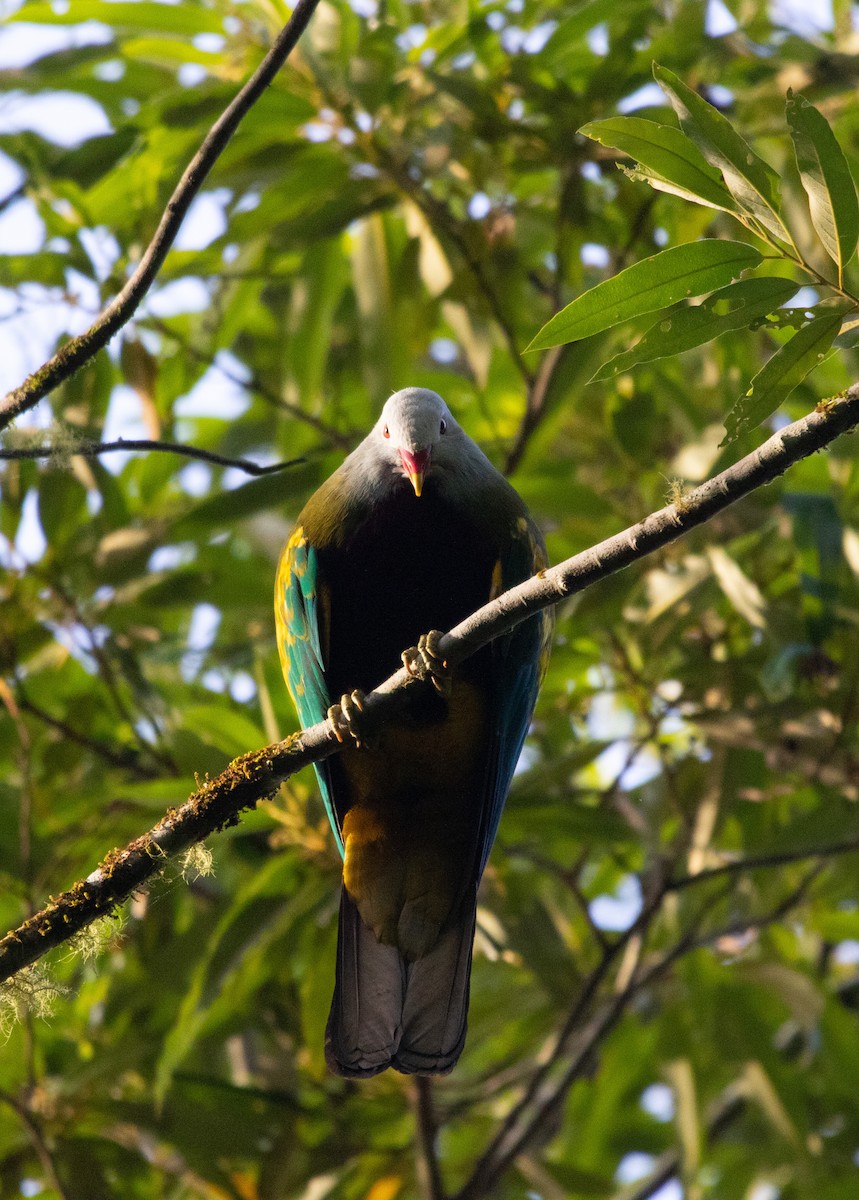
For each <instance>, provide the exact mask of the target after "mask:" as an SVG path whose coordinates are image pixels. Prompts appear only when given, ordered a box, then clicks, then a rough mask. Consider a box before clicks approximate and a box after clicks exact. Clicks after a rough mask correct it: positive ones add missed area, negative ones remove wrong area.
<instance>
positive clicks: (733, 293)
mask: <svg viewBox="0 0 859 1200" xmlns="http://www.w3.org/2000/svg"><path fill="white" fill-rule="evenodd" d="M795 291H796V284H795V283H792V282H791V281H790V280H789V279H771V278H769V277H764V278H762V279H741V280H739V282H738V283H729V284H728V286H727V287H723V288H719V290H718V291H717V292H713V294H712V295H711V296H708V297H707V299H706V300H703V301H702V302H701V303H700V304H698V305H694V306H688V305H685V304H680V305H678V306H677V307H676V308H674V309H672V310H671V311H669V312H667V313H665V314H664V315H663V316H662V318H661V319H660V320H659V321H657V323H656V324H655V325H651V327H650V329H648V331H647V333H645V334H644V336H643V337H642V338H641V340H640V341H638V342H637V343H636V344H635V345H634V346H633V347H631V349H629V350H625V351H624V352H623V354H617V355H615V357H614V358H613V359H612V360H611V361H610V362H607V363H606V364H605V366H602V367H600V369H599V370H598V371H597V373H596V375H594V376H593V380H598V379H613V378H614V377H615V376H616V375H619V374H620V373H621V372H622V371H628V370H629V368H630V367H631V366H633V365H634V364H635V363H641V362H652V361H653V360H654V359H657V358H667V357H668V356H669V355H670V354H679V353H680V352H681V351H683V350H691V349H692V348H693V347H694V346H701V345H703V344H704V342H709V341H712V339H713V338H716V337H719V336H720V335H721V334H723V333H729V332H730V331H731V330H732V329H742V328H744V327H748V326H749V325H751V324H752V322H754V321H759V320H760V319H761V318H762V317H765V316H766V315H767V313H769V312H772V310H773V309H774V308H778V306H779V305H780V304H783V303H784V301H785V300H788V299H789V298H790V297H791V296H792V295H793V294H794V292H795Z"/></svg>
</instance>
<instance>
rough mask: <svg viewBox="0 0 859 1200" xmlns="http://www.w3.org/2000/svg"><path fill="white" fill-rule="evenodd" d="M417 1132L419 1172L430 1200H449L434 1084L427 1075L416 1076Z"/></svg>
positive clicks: (427, 1198) (426, 1195) (423, 1187)
mask: <svg viewBox="0 0 859 1200" xmlns="http://www.w3.org/2000/svg"><path fill="white" fill-rule="evenodd" d="M413 1088H414V1110H415V1130H416V1132H417V1172H418V1179H419V1180H420V1183H421V1190H422V1192H423V1195H424V1196H425V1198H426V1200H445V1196H446V1193H445V1190H444V1182H443V1181H442V1177H441V1170H440V1168H439V1162H438V1154H437V1153H436V1146H435V1141H436V1137H437V1135H438V1122H437V1121H436V1116H435V1110H434V1108H433V1102H432V1091H433V1089H432V1082H431V1081H430V1080H429V1079H428V1078H427V1077H426V1076H425V1075H415V1077H414V1084H413Z"/></svg>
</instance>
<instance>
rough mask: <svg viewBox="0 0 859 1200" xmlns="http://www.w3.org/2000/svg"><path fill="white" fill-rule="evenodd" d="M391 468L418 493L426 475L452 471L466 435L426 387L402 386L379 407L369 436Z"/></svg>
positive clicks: (444, 405) (466, 440)
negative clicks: (376, 419) (402, 476)
mask: <svg viewBox="0 0 859 1200" xmlns="http://www.w3.org/2000/svg"><path fill="white" fill-rule="evenodd" d="M370 436H371V437H372V438H373V440H374V442H375V445H376V448H377V449H378V450H379V451H380V452H381V453H382V454H383V456H384V457H385V459H386V460H387V461H388V462H389V463H390V465H391V467H392V468H393V469H394V470H395V471H397V472H398V473H400V474H402V475H404V476H405V477H406V478H407V479H408V480H409V482H410V483H411V485H412V487H413V488H414V489H415V494H416V495H417V496H419V495H420V494H421V490H422V488H423V483H424V479H425V478H426V477H427V476H432V475H436V474H441V473H444V472H445V471H451V470H453V469H454V468H455V465H456V460H457V456H458V455H459V454H461V452H462V449H463V445H464V444H467V443H468V435H467V434H466V433H464V432H463V430H462V429H461V428H460V427H459V425H457V423H456V421H455V420H454V419H453V417H452V416H451V413H450V409H449V408H448V407H447V405H446V404H445V402H444V401H443V400H442V398H441V396H439V395H437V394H436V393H435V392H431V391H429V389H428V388H403V390H402V391H401V392H395V393H394V395H393V396H391V398H390V400H388V402H387V403H386V404H385V407H384V408H383V409H382V415H381V416H380V417H379V420H378V421H377V423H376V426H375V428H374V429H373V432H372V434H371V435H370Z"/></svg>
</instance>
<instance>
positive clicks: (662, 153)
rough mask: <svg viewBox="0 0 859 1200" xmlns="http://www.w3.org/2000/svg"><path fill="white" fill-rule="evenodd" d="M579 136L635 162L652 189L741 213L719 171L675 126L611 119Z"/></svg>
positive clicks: (583, 129) (591, 125)
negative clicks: (639, 166) (641, 169)
mask: <svg viewBox="0 0 859 1200" xmlns="http://www.w3.org/2000/svg"><path fill="white" fill-rule="evenodd" d="M579 133H583V134H584V135H585V137H589V138H592V139H593V140H594V141H596V142H599V143H600V144H601V145H603V146H610V147H612V148H613V149H615V150H621V151H622V152H623V153H624V154H628V155H629V157H630V158H634V159H635V160H636V162H638V163H639V164H640V165H641V166H642V167H644V168H646V169H645V170H644V171H642V172H640V174H641V175H642V176H643V177H644V179H645V180H646V181H647V182H648V183H649V184H651V186H652V187H657V188H660V190H662V191H671V192H673V193H674V194H675V195H678V196H683V197H685V198H686V199H688V200H692V201H694V202H695V203H698V204H704V205H706V206H707V207H708V208H718V209H721V210H722V211H723V212H737V211H738V210H737V204H736V202H735V200H734V199H733V197H732V196H731V194H730V192H729V191H727V189H726V188H725V185H724V184H723V183H722V179H721V177H720V175H719V173H718V171H716V170H715V168H714V167H711V166H710V165H709V164H708V163H707V161H706V160H705V159H704V157H703V155H702V154H701V152H700V151H699V150H698V148H697V147H696V145H695V143H694V142H693V141H691V140H690V139H689V138H688V137H687V136H686V135H685V134H684V133H682V132H681V130H679V129H675V128H674V127H673V126H671V125H659V124H657V123H656V122H655V121H645V120H643V119H642V118H641V117H611V118H610V119H609V120H607V121H591V122H589V123H588V124H587V125H583V126H582V127H581V129H580V130H579ZM632 174H633V175H636V174H638V173H637V172H632Z"/></svg>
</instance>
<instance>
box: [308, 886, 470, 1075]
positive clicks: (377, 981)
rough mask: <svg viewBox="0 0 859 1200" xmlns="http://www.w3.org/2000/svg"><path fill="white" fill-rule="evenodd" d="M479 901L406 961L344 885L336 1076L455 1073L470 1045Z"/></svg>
mask: <svg viewBox="0 0 859 1200" xmlns="http://www.w3.org/2000/svg"><path fill="white" fill-rule="evenodd" d="M474 924H475V902H474V900H473V898H472V901H471V903H470V904H466V906H465V908H464V911H462V913H461V915H460V917H459V918H458V919H457V920H456V922H455V923H454V924H453V925H452V926H450V928H448V929H447V930H446V931H445V932H444V933H443V934H442V936H441V939H440V940H439V942H438V943H437V945H435V946H434V947H433V949H432V950H431V951H430V952H429V954H426V955H425V956H424V957H423V958H421V959H419V960H418V961H417V962H407V961H406V959H405V958H403V956H402V955H401V954H400V952H399V950H397V949H396V948H395V947H394V946H383V945H382V944H381V943H379V942H377V941H376V938H375V935H374V934H373V933H372V931H371V930H370V929H368V928H367V926H366V925H365V924H364V922H363V921H362V920H361V917H360V916H359V914H358V909H357V907H356V905H355V904H354V902H353V901H352V900H351V899H350V898H349V896H348V895H347V893H346V889H345V888H344V889H343V891H342V893H341V897H340V931H339V941H338V946H337V977H336V982H335V985H334V998H333V1000H332V1002H331V1012H330V1014H329V1017H328V1028H327V1030H326V1034H325V1059H326V1062H327V1063H328V1066H329V1068H330V1069H331V1070H332V1071H334V1073H335V1074H337V1075H345V1076H346V1077H348V1078H353V1079H355V1078H357V1079H360V1078H368V1077H369V1076H371V1075H378V1074H379V1072H380V1071H384V1070H385V1069H386V1068H387V1067H394V1068H395V1069H396V1070H397V1071H402V1072H403V1073H404V1074H406V1075H413V1074H422V1075H444V1074H446V1073H447V1072H448V1071H452V1070H453V1068H454V1066H455V1065H456V1063H457V1060H458V1059H459V1056H460V1054H461V1053H462V1047H463V1045H464V1044H465V1030H466V1018H467V1015H468V993H469V982H470V979H471V947H472V943H473V941H474Z"/></svg>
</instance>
